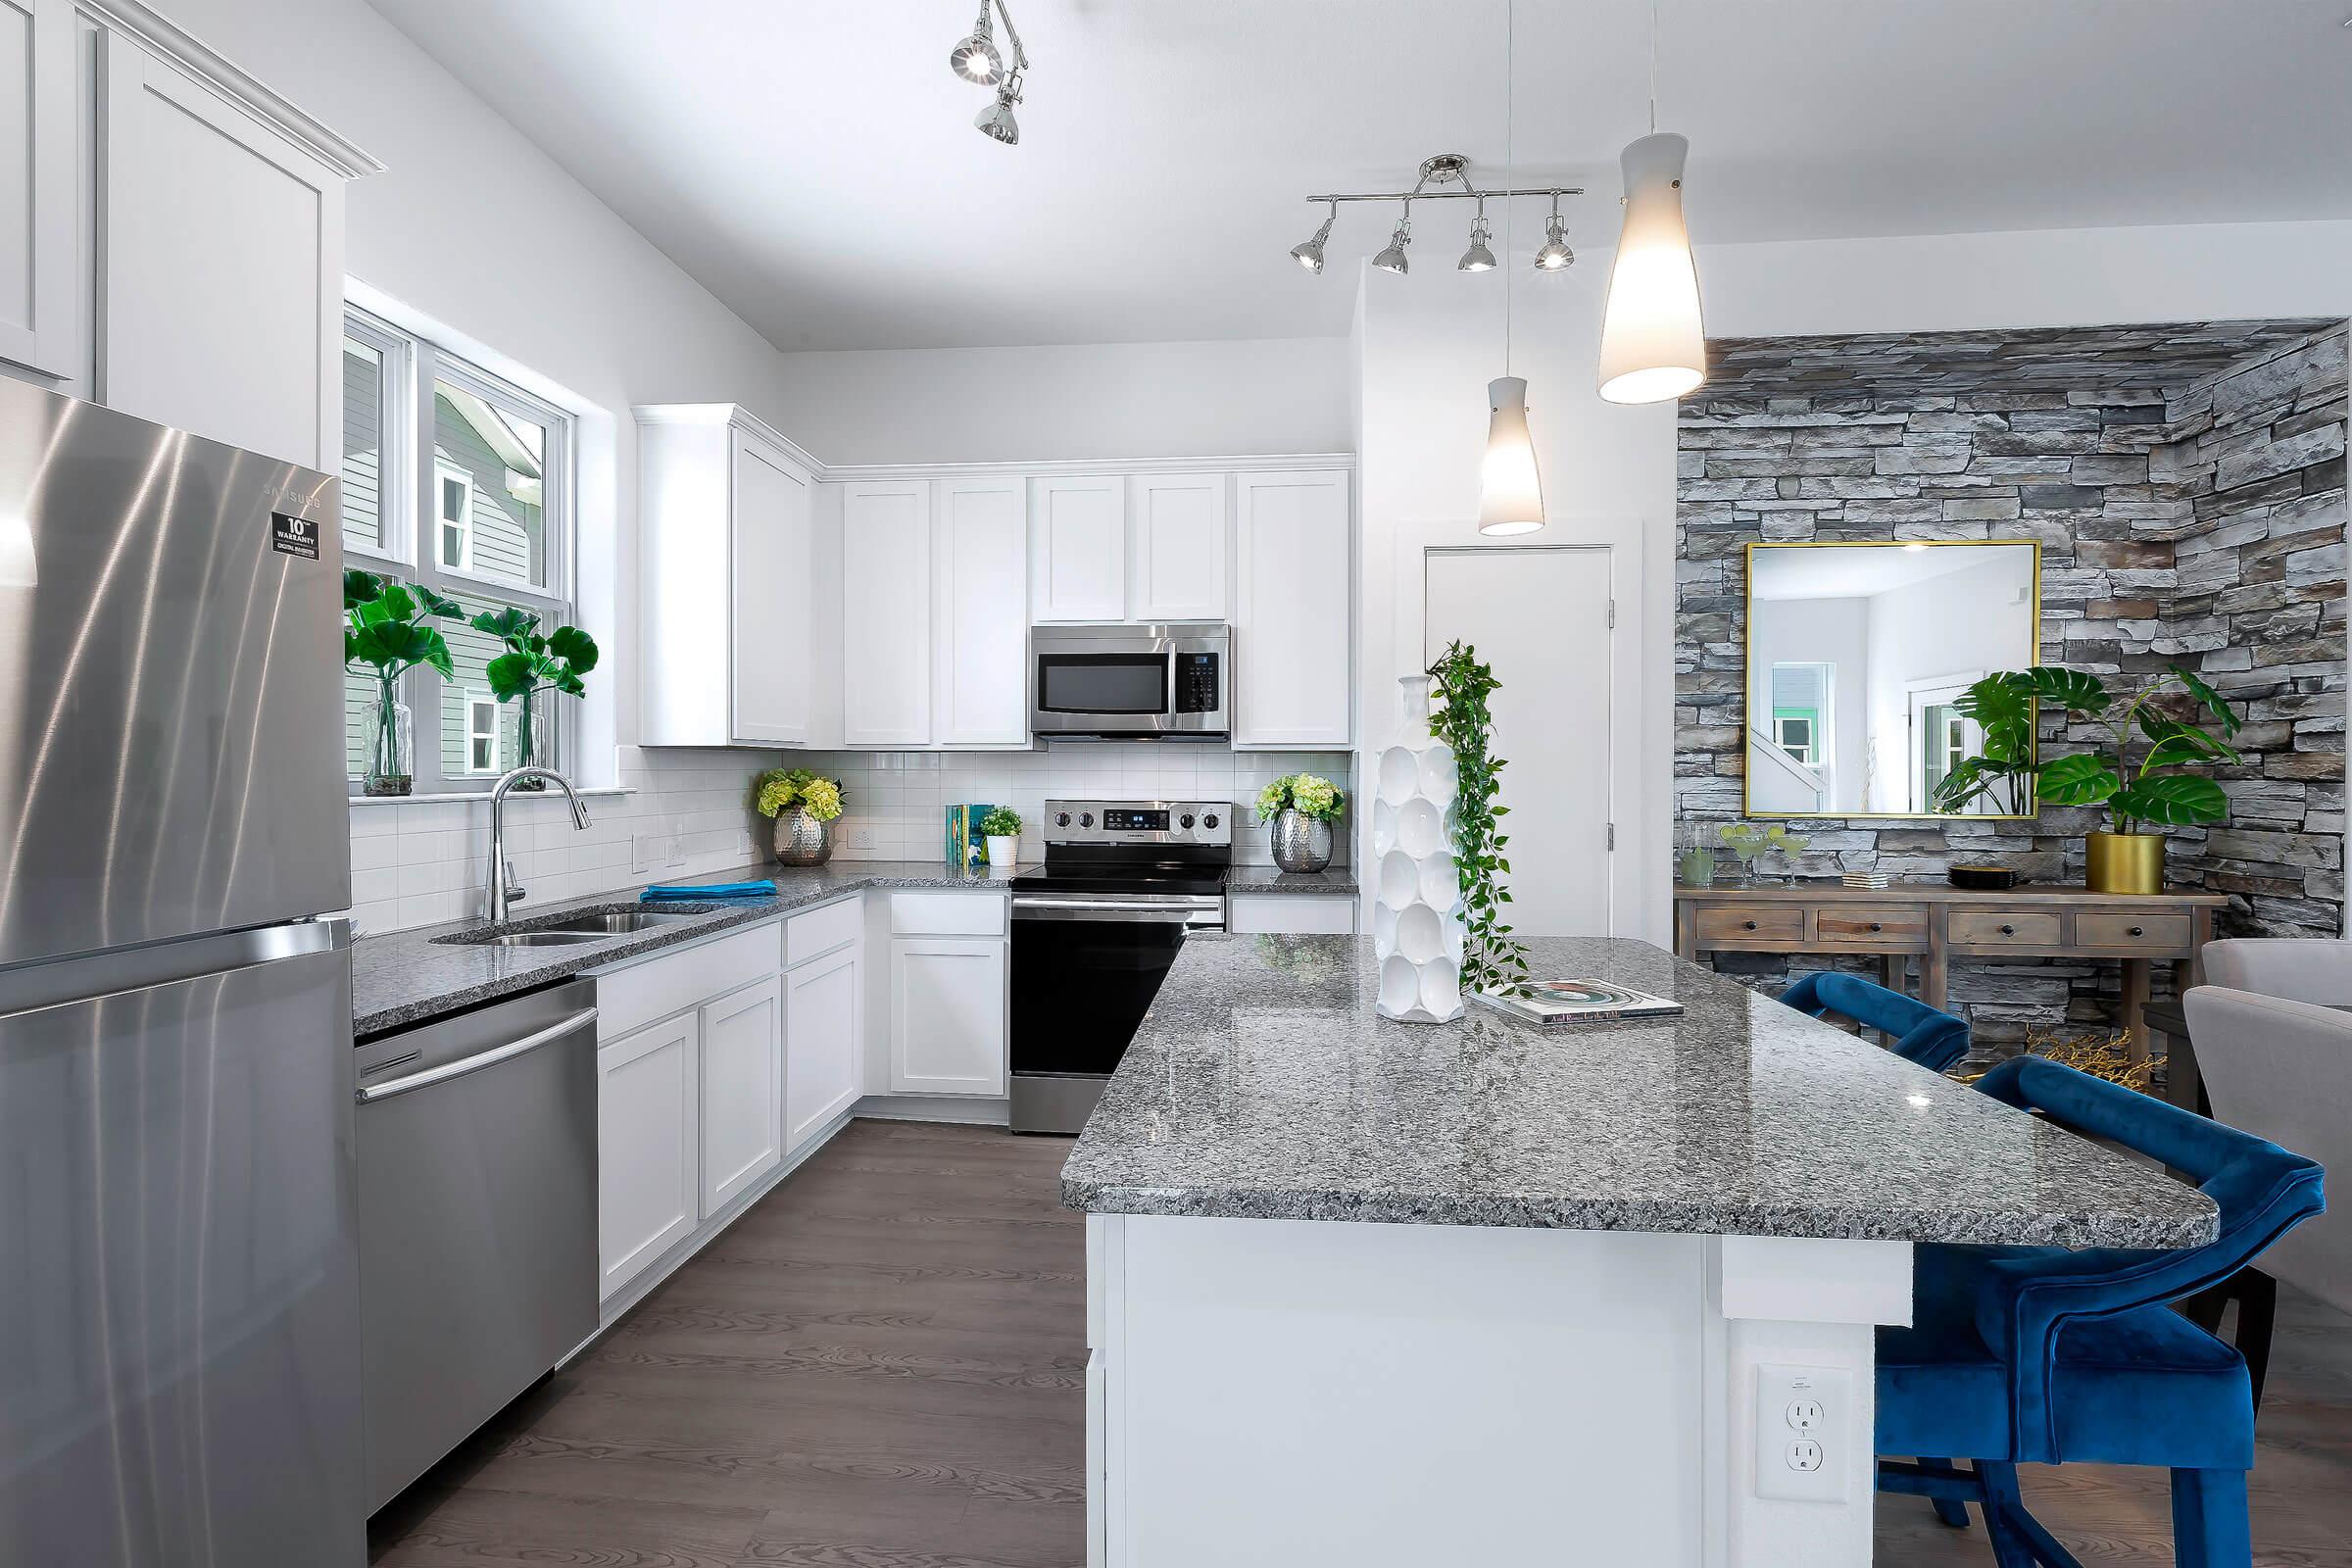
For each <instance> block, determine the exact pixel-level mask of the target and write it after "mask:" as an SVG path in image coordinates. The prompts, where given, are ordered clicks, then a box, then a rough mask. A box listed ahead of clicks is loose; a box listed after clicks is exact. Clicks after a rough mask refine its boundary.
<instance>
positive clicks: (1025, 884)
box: [1011, 801, 1233, 1133]
mask: <svg viewBox="0 0 2352 1568" xmlns="http://www.w3.org/2000/svg"><path fill="white" fill-rule="evenodd" d="M1045 840H1046V858H1045V864H1044V866H1043V867H1042V868H1041V869H1039V870H1036V871H1032V872H1027V873H1024V874H1023V875H1022V876H1021V877H1020V878H1019V879H1018V880H1017V881H1016V882H1015V883H1014V887H1013V894H1012V1005H1011V1011H1012V1019H1011V1034H1012V1039H1011V1047H1012V1049H1011V1070H1012V1107H1011V1120H1012V1130H1013V1131H1014V1132H1021V1133H1075V1132H1077V1131H1078V1130H1079V1129H1081V1128H1082V1127H1084V1126H1085V1125H1086V1118H1087V1116H1088V1115H1089V1113H1091V1112H1092V1111H1093V1110H1094V1108H1095V1103H1096V1102H1097V1101H1098V1100H1100V1099H1102V1098H1103V1085H1104V1084H1105V1083H1106V1082H1108V1081H1109V1078H1110V1075H1111V1073H1112V1071H1113V1070H1115V1069H1116V1068H1117V1066H1118V1064H1119V1057H1120V1056H1121V1055H1123V1054H1125V1053H1126V1050H1127V1044H1128V1042H1129V1041H1131V1040H1133V1039H1134V1038H1135V1031H1136V1027H1137V1025H1139V1024H1140V1023H1142V1021H1143V1017H1144V1013H1145V1011H1146V1009H1148V1008H1149V1007H1150V1006H1151V1005H1152V998H1153V997H1155V996H1157V995H1158V994H1159V986H1160V982H1161V981H1162V980H1164V979H1166V978H1167V973H1168V967H1169V965H1171V964H1173V963H1174V962H1175V961H1176V955H1177V954H1178V953H1179V952H1181V951H1182V949H1183V947H1184V939H1185V937H1186V935H1187V934H1188V933H1190V932H1194V931H1222V930H1224V929H1225V871H1226V868H1227V867H1228V866H1230V865H1231V864H1232V863H1233V803H1232V802H1230V801H1048V802H1047V803H1046V814H1045Z"/></svg>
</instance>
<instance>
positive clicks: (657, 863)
mask: <svg viewBox="0 0 2352 1568" xmlns="http://www.w3.org/2000/svg"><path fill="white" fill-rule="evenodd" d="M685 863H686V850H685V846H684V845H683V844H681V843H680V842H679V839H678V835H677V834H676V833H675V832H661V831H658V830H652V829H639V830H638V831H637V832H634V833H631V834H630V835H629V869H630V870H632V871H636V872H649V871H666V870H668V869H670V868H671V867H672V866H679V865H684V864H685Z"/></svg>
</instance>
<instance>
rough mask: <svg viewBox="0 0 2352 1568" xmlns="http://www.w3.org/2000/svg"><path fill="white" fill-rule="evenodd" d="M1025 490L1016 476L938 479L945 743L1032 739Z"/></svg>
mask: <svg viewBox="0 0 2352 1568" xmlns="http://www.w3.org/2000/svg"><path fill="white" fill-rule="evenodd" d="M1023 490H1024V486H1023V483H1022V480H1021V479H1020V478H1019V477H1018V476H1017V475H1016V476H1011V477H1004V478H981V479H942V480H940V481H939V482H938V483H937V485H936V486H935V487H934V492H933V506H934V509H935V512H936V517H935V519H934V523H933V530H932V535H933V538H934V540H935V541H936V546H937V548H936V550H935V552H934V555H933V559H932V564H931V577H932V584H933V594H932V597H933V599H934V601H935V602H936V605H937V638H938V648H937V652H936V657H935V659H934V662H933V663H934V667H933V673H932V686H931V690H932V698H933V703H932V711H933V717H934V723H933V725H932V738H933V739H934V740H935V741H937V742H938V743H939V744H940V745H942V746H1026V745H1028V744H1029V680H1028V669H1029V661H1028V651H1029V564H1028V552H1027V548H1026V543H1025V541H1026V537H1027V529H1028V516H1027V509H1026V505H1025V502H1026V497H1025V495H1024V494H1023Z"/></svg>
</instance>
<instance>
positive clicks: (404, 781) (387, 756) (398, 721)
mask: <svg viewBox="0 0 2352 1568" xmlns="http://www.w3.org/2000/svg"><path fill="white" fill-rule="evenodd" d="M416 750H417V741H416V730H415V727H414V724H413V722H412V720H411V718H410V715H409V705H408V704H406V703H404V702H402V701H401V700H400V684H399V677H398V676H396V675H385V676H381V677H379V678H378V679H377V681H376V691H375V704H374V712H373V714H372V716H371V717H370V718H369V720H368V771H367V773H366V775H365V776H364V777H363V779H362V780H361V784H360V787H361V789H362V790H363V791H364V792H366V793H367V794H369V795H406V794H408V793H409V792H410V790H411V788H412V787H413V786H414V785H415V783H416V773H417V764H416V761H415V758H416Z"/></svg>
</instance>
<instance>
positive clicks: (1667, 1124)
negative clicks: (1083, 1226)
mask: <svg viewBox="0 0 2352 1568" xmlns="http://www.w3.org/2000/svg"><path fill="white" fill-rule="evenodd" d="M1530 946H1531V950H1532V951H1531V953H1530V956H1529V963H1530V968H1531V971H1532V972H1533V973H1534V974H1536V975H1538V976H1548V977H1552V978H1558V979H1571V978H1574V979H1585V978H1594V979H1609V980H1615V981H1618V982H1621V983H1623V984H1625V985H1628V986H1631V987H1633V988H1635V989H1637V990H1641V991H1647V992H1652V993H1655V994H1657V995H1660V996H1669V997H1673V998H1675V999H1676V1000H1678V1001H1680V1002H1681V1003H1683V1005H1684V1006H1685V1008H1686V1009H1687V1010H1686V1011H1685V1012H1684V1013H1683V1014H1681V1015H1680V1016H1678V1017H1672V1018H1662V1019H1646V1020H1633V1021H1627V1022H1623V1023H1585V1024H1573V1025H1554V1026H1551V1027H1550V1028H1548V1029H1545V1028H1543V1027H1540V1026H1537V1025H1533V1024H1525V1023H1521V1022H1518V1021H1517V1020H1515V1019H1513V1018H1510V1017H1508V1016H1506V1015H1505V1014H1502V1013H1499V1012H1496V1011H1494V1010H1493V1009H1491V1008H1488V1007H1485V1006H1481V1005H1477V1004H1473V1005H1471V1006H1470V1008H1469V1010H1468V1011H1467V1012H1466V1013H1465V1014H1464V1015H1463V1016H1462V1017H1461V1018H1460V1019H1458V1020H1456V1021H1455V1022H1453V1023H1450V1024H1444V1025H1434V1026H1433V1025H1425V1024H1404V1023H1394V1022H1391V1021H1389V1020H1387V1019H1384V1018H1381V1017H1379V1016H1378V1015H1377V1014H1376V1013H1375V1012H1374V1010H1373V998H1374V995H1375V989H1376V987H1375V974H1376V971H1375V966H1374V959H1373V954H1372V943H1371V940H1370V939H1369V938H1365V937H1337V936H1313V937H1294V936H1260V937H1250V936H1206V937H1196V938H1194V939H1192V940H1189V941H1188V942H1187V943H1186V944H1185V947H1184V951H1183V953H1182V954H1181V955H1180V956H1178V958H1177V960H1176V963H1175V966H1174V967H1173V968H1172V969H1171V970H1170V971H1169V974H1168V977H1167V980H1166V983H1165V984H1163V985H1162V986H1161V988H1160V992H1159V997H1158V1000H1156V1001H1155V1002H1154V1003H1153V1004H1152V1009H1151V1011H1150V1012H1149V1013H1148V1014H1146V1016H1145V1018H1144V1022H1143V1026H1142V1028H1141V1029H1140V1031H1139V1032H1138V1033H1137V1035H1136V1038H1135V1042H1134V1044H1132V1045H1131V1046H1129V1047H1128V1050H1127V1054H1126V1056H1125V1058H1124V1060H1122V1061H1121V1062H1120V1064H1119V1068H1118V1071H1117V1073H1116V1074H1115V1075H1114V1076H1113V1077H1112V1079H1111V1081H1110V1084H1109V1087H1108V1089H1107V1090H1106V1091H1105V1093H1104V1094H1103V1102H1102V1103H1101V1105H1100V1106H1098V1107H1097V1109H1096V1111H1095V1113H1094V1115H1093V1117H1092V1118H1091V1119H1090V1120H1089V1121H1088V1122H1087V1125H1086V1131H1085V1132H1084V1134H1083V1135H1082V1136H1081V1137H1080V1138H1079V1140H1078V1144H1077V1147H1076V1148H1075V1149H1074V1150H1073V1151H1072V1152H1071V1154H1070V1157H1069V1160H1068V1162H1067V1163H1066V1164H1065V1165H1064V1166H1063V1168H1062V1177H1061V1185H1062V1201H1063V1202H1064V1203H1066V1204H1068V1205H1069V1206H1070V1207H1072V1208H1082V1209H1089V1210H1093V1211H1096V1212H1101V1213H1122V1214H1169V1215H1210V1216H1226V1217H1234V1218H1244V1219H1315V1220H1356V1221H1377V1222H1390V1223H1401V1224H1426V1225H1509V1226H1535V1227H1553V1228H1566V1229H1578V1230H1623V1231H1670V1232H1696V1233H1704V1234H1714V1235H1744V1236H1789V1237H1834V1238H1847V1239H1859V1240H1876V1241H1908V1242H1961V1243H1982V1244H1995V1245H2022V1246H2039V1247H2066V1248H2084V1247H2139V1248H2180V1247H2189V1246H2195V1245H2198V1244H2201V1243H2203V1242H2206V1241H2210V1240H2211V1239H2212V1238H2213V1236H2214V1234H2215V1229H2216V1226H2217V1223H2218V1215H2217V1211H2216V1209H2215V1206H2214V1203H2213V1201H2212V1200H2211V1199H2209V1198H2207V1197H2206V1196H2205V1195H2204V1194H2202V1193H2200V1192H2198V1191H2196V1190H2195V1189H2194V1188H2191V1187H2188V1186H2185V1185H2183V1184H2181V1183H2180V1182H2178V1181H2175V1180H2173V1179H2172V1178H2171V1177H2169V1176H2166V1175H2165V1174H2164V1173H2163V1172H2162V1171H2160V1170H2157V1169H2155V1168H2153V1167H2151V1166H2148V1165H2143V1164H2140V1163H2138V1162H2136V1161H2134V1160H2131V1159H2130V1158H2127V1157H2126V1156H2124V1155H2122V1154H2119V1153H2116V1152H2113V1151H2111V1150H2108V1149H2105V1148H2103V1147H2101V1146H2099V1145H2097V1144H2094V1143H2091V1142H2089V1141H2088V1140H2086V1139H2082V1138H2079V1137H2077V1136H2075V1135H2074V1134H2072V1133H2069V1132H2066V1131H2064V1130H2062V1129H2060V1128H2058V1127H2056V1126H2053V1125H2051V1124H2049V1123H2047V1122H2045V1121H2042V1120H2039V1119H2038V1118H2035V1117H2033V1116H2029V1115H2026V1114H2025V1113H2023V1112H2021V1111H2018V1110H2016V1109H2013V1108H2012V1107H2010V1106H2008V1105H2005V1104H2001V1103H1998V1102H1995V1101H1993V1100H1991V1099H1989V1098H1988V1097H1986V1096H1984V1095H1980V1094H1978V1093H1976V1092H1975V1091H1974V1090H1972V1089H1969V1088H1968V1087H1966V1086H1965V1085H1962V1084H1959V1083H1956V1082H1953V1081H1952V1080H1950V1079H1947V1078H1943V1077H1940V1076H1938V1075H1936V1074H1934V1073H1931V1072H1928V1071H1927V1070H1926V1069H1924V1068H1921V1067H1918V1066H1915V1065H1913V1064H1912V1063H1910V1062H1907V1061H1904V1060H1903V1059H1902V1058H1900V1057H1898V1056H1896V1055H1894V1054H1891V1053H1889V1052H1887V1051H1886V1050H1884V1049H1882V1048H1881V1047H1879V1046H1877V1045H1875V1044H1873V1043H1870V1042H1867V1041H1864V1040H1861V1039H1858V1038H1856V1037H1854V1036H1852V1035H1848V1034H1846V1033H1844V1032H1843V1031H1841V1030H1838V1029H1836V1028H1834V1027H1832V1026H1831V1025H1829V1024H1826V1023H1823V1022H1821V1021H1819V1020H1816V1019H1813V1018H1808V1017H1806V1016H1805V1015H1803V1014H1802V1013H1799V1012H1796V1011H1794V1010H1792V1009H1790V1008H1788V1007H1784V1006H1782V1005H1780V1004H1779V1003H1778V1002H1775V1001H1773V1000H1772V999H1771V998H1769V997H1765V996H1762V995H1759V994H1757V993H1755V992H1752V991H1749V990H1747V989H1746V988H1745V987H1743V986H1740V985H1738V984H1736V983H1735V982H1733V981H1731V980H1728V979H1725V978H1723V977H1721V976H1718V975H1716V974H1713V973H1711V972H1710V971H1708V970H1705V969H1702V968H1699V967H1698V966H1697V965H1695V964H1691V963H1688V962H1685V961H1683V960H1681V959H1679V958H1676V957H1674V956H1672V955H1670V954H1667V953H1665V952H1662V951H1660V950H1659V949H1657V948H1654V947H1651V946H1649V945H1648V944H1647V943H1642V942H1635V941H1628V940H1624V939H1568V938H1552V939H1539V940H1537V941H1535V942H1533V943H1531V944H1530Z"/></svg>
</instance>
